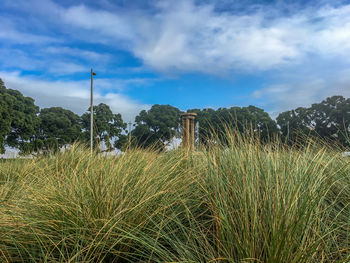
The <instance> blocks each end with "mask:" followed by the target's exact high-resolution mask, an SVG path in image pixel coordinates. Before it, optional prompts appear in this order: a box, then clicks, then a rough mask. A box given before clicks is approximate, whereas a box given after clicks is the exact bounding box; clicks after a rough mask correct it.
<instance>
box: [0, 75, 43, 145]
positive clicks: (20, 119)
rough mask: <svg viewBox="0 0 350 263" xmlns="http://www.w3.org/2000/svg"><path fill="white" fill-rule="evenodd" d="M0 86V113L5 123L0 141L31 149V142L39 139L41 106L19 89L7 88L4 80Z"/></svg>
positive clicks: (2, 122) (2, 121)
mask: <svg viewBox="0 0 350 263" xmlns="http://www.w3.org/2000/svg"><path fill="white" fill-rule="evenodd" d="M0 86H1V90H0V92H1V103H0V114H1V116H2V117H3V118H2V120H1V124H3V125H4V126H3V127H2V128H1V132H0V133H1V137H2V138H1V139H0V143H1V141H3V142H5V144H6V145H8V146H10V147H16V148H19V149H20V150H21V151H24V149H29V148H30V147H29V145H31V142H33V141H35V140H36V139H37V129H38V127H39V123H40V120H39V118H38V116H37V114H38V112H39V107H38V106H36V105H35V104H34V100H33V99H32V98H30V97H24V96H23V95H22V93H20V92H19V91H17V90H12V89H7V88H6V87H5V86H4V83H3V82H2V81H1V82H0ZM9 123H10V127H9V126H8V125H9ZM5 131H6V135H5V136H4V132H5ZM27 144H28V145H27ZM3 147H4V143H2V149H1V151H3V150H4V148H3Z"/></svg>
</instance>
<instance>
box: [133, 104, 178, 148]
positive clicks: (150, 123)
mask: <svg viewBox="0 0 350 263" xmlns="http://www.w3.org/2000/svg"><path fill="white" fill-rule="evenodd" d="M180 114H181V111H180V110H179V109H178V108H175V107H173V106H170V105H158V104H155V105H153V106H152V108H151V109H150V110H148V111H146V110H143V111H141V112H140V114H139V115H138V116H136V118H135V122H136V127H135V129H134V130H133V131H132V136H133V137H134V138H135V140H136V141H137V142H138V144H139V146H142V147H148V146H151V145H152V146H156V147H159V148H160V149H163V148H164V147H165V146H166V144H168V143H169V142H170V141H171V139H172V138H173V137H174V136H175V135H176V131H177V130H178V128H179V124H180Z"/></svg>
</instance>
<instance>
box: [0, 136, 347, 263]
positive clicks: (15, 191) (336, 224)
mask: <svg viewBox="0 0 350 263" xmlns="http://www.w3.org/2000/svg"><path fill="white" fill-rule="evenodd" d="M349 203H350V165H349V159H346V158H343V157H342V156H341V155H340V154H339V152H338V151H336V150H332V148H330V147H329V146H327V145H324V144H322V143H320V142H313V141H310V142H309V143H308V144H307V146H305V147H300V146H298V147H286V146H284V145H282V144H281V143H279V140H277V139H274V140H271V141H270V142H265V143H261V142H260V140H259V139H258V138H257V137H256V136H253V135H251V136H248V135H247V136H242V135H240V134H239V133H236V132H229V131H228V132H227V135H226V139H225V141H224V143H219V142H218V141H216V142H215V143H213V145H209V146H207V147H201V148H200V149H198V150H197V151H196V152H194V153H188V152H186V151H182V150H174V151H171V152H159V151H153V150H140V149H129V150H127V151H126V152H125V153H124V154H122V155H119V156H117V157H108V158H107V157H103V156H101V155H99V154H97V153H93V154H90V152H89V150H88V149H86V148H84V147H83V146H79V145H75V146H74V147H73V148H72V149H71V150H69V151H67V152H65V153H57V154H56V155H54V156H50V157H40V158H37V159H33V160H16V161H5V162H2V163H0V258H2V259H3V261H4V262H347V261H349V260H350V257H349V254H350V205H349Z"/></svg>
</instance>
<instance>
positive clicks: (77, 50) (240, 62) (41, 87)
mask: <svg viewBox="0 0 350 263" xmlns="http://www.w3.org/2000/svg"><path fill="white" fill-rule="evenodd" d="M0 24H1V29H0V78H1V79H3V81H4V82H5V85H6V86H7V87H8V88H12V89H17V90H19V91H21V92H22V93H23V94H24V95H25V96H30V97H32V98H34V99H35V103H36V104H37V105H38V106H40V107H41V108H44V107H53V106H59V107H63V108H66V109H70V110H72V111H74V112H75V113H77V114H82V113H83V112H85V111H86V110H87V108H88V107H89V98H90V70H91V68H93V69H94V71H95V72H96V73H97V76H96V77H95V79H94V96H95V97H94V99H95V102H94V104H98V103H101V102H103V103H106V104H108V105H109V106H110V107H111V109H112V110H113V112H114V113H121V114H122V116H123V119H124V121H126V122H129V121H131V122H133V121H134V118H135V116H136V115H137V114H138V113H139V112H140V111H141V110H142V109H149V108H150V107H151V105H152V104H170V105H172V106H175V107H178V108H179V109H181V110H184V111H185V110H187V109H193V108H214V109H217V108H219V107H233V106H240V107H243V106H249V105H254V106H257V107H260V108H263V109H264V110H265V111H267V112H268V113H269V114H270V115H271V116H272V117H276V116H277V115H278V113H280V112H283V111H285V110H290V109H294V108H297V107H299V106H303V107H307V106H310V105H311V104H312V103H317V102H320V101H322V100H323V99H325V98H326V97H329V96H333V95H343V96H344V97H350V1H341V0H320V1H305V0H304V1H301V0H300V1H298V0H294V1H292V0H290V1H288V0H286V1H279V0H275V1H273V0H265V1H263V0H260V1H252V0H246V1H245V0H237V1H236V0H230V1H229V0H217V1H213V0H202V1H195V0H177V1H171V0H148V1H146V0H144V1H141V0H133V1H130V0H99V1H96V0H94V1H90V0H86V1H83V0H75V1H70V0H1V5H0Z"/></svg>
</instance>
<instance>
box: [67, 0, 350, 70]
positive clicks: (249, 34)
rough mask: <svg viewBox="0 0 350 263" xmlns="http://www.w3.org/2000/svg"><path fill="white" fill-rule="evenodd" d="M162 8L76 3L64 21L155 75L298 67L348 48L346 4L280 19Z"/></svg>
mask: <svg viewBox="0 0 350 263" xmlns="http://www.w3.org/2000/svg"><path fill="white" fill-rule="evenodd" d="M160 3H161V4H159V5H158V6H157V7H158V12H156V13H146V12H142V11H140V10H138V11H133V12H130V11H129V12H125V10H123V11H119V12H118V11H115V12H109V11H105V10H97V11H96V10H93V9H90V8H89V7H86V6H82V5H81V6H73V7H70V8H68V9H67V10H66V12H63V13H62V14H63V15H62V16H63V21H64V22H65V23H69V24H70V25H72V26H74V27H76V28H80V29H83V30H87V32H89V31H94V34H93V35H94V36H95V37H94V38H92V37H90V39H88V38H86V39H85V40H87V41H101V39H103V40H104V41H109V43H111V44H113V43H119V44H120V42H121V43H123V46H124V48H127V49H129V50H130V51H132V52H133V53H134V54H135V55H136V56H137V57H139V58H141V59H142V60H143V61H144V63H145V64H147V65H150V66H152V67H154V68H156V69H157V70H161V71H169V70H179V71H201V72H205V73H217V72H223V71H224V72H225V71H226V72H227V71H230V70H232V69H244V70H269V69H275V68H278V67H281V66H284V65H295V64H298V63H301V62H303V59H307V56H308V54H310V53H314V54H316V55H321V56H335V55H336V56H342V55H344V54H347V53H348V51H349V49H350V44H349V43H350V33H349V32H350V5H348V6H346V5H345V6H341V7H338V8H332V7H329V6H324V7H321V8H319V9H317V10H312V9H306V10H301V11H300V12H298V13H295V14H293V15H290V16H284V15H282V14H280V15H276V11H273V10H271V9H267V8H265V9H263V8H261V9H257V11H255V12H254V13H250V14H237V15H236V14H232V13H228V12H225V13H218V12H216V11H215V9H214V5H213V4H207V5H196V4H194V3H193V1H176V2H173V1H162V2H160ZM87 34H88V33H87ZM89 36H91V35H89ZM118 41H119V42H118Z"/></svg>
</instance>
